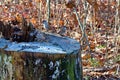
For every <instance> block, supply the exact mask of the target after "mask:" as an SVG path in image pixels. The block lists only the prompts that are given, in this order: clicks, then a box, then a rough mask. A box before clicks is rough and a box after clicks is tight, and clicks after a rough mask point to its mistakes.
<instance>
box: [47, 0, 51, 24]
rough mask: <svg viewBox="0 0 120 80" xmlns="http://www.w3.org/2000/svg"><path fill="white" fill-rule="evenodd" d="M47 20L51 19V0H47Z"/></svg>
mask: <svg viewBox="0 0 120 80" xmlns="http://www.w3.org/2000/svg"><path fill="white" fill-rule="evenodd" d="M47 21H48V23H49V21H50V0H47Z"/></svg>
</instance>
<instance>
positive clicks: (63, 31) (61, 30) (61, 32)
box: [58, 26, 67, 36]
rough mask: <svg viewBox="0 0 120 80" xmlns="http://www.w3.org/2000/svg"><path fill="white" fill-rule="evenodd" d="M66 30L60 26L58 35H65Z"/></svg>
mask: <svg viewBox="0 0 120 80" xmlns="http://www.w3.org/2000/svg"><path fill="white" fill-rule="evenodd" d="M66 30H67V28H66V26H62V27H61V28H60V31H59V32H58V34H60V35H61V36H63V35H64V34H65V33H66Z"/></svg>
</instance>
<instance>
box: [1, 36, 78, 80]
mask: <svg viewBox="0 0 120 80" xmlns="http://www.w3.org/2000/svg"><path fill="white" fill-rule="evenodd" d="M45 36H46V41H42V42H20V43H17V42H11V41H9V40H5V39H3V38H1V39H0V80H79V79H80V72H79V71H80V68H79V62H78V60H79V59H78V58H79V57H78V55H77V54H78V53H79V49H80V44H79V43H78V42H77V41H76V40H74V39H71V38H68V37H60V36H55V35H52V34H45Z"/></svg>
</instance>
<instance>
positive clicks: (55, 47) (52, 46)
mask: <svg viewBox="0 0 120 80" xmlns="http://www.w3.org/2000/svg"><path fill="white" fill-rule="evenodd" d="M42 33H43V32H42ZM43 34H44V35H45V37H46V40H45V41H39V42H37V41H34V42H20V43H17V42H11V41H9V40H6V39H4V38H0V48H1V49H4V50H6V51H18V52H37V53H38V52H40V53H49V54H70V53H73V54H76V53H78V51H79V49H80V44H79V42H77V41H76V40H74V39H72V38H68V37H61V36H57V35H54V34H48V33H43Z"/></svg>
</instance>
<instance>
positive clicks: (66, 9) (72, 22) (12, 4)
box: [0, 0, 120, 74]
mask: <svg viewBox="0 0 120 80" xmlns="http://www.w3.org/2000/svg"><path fill="white" fill-rule="evenodd" d="M22 17H24V18H25V19H26V21H27V22H31V23H32V24H33V26H34V27H35V28H36V29H39V30H41V31H45V29H44V27H43V25H42V22H43V20H46V21H47V22H48V24H49V26H50V29H49V30H47V31H48V32H53V33H58V34H60V33H61V32H60V29H62V28H61V27H63V26H66V31H64V32H65V34H64V35H62V36H68V37H71V38H74V39H76V40H78V41H79V42H80V43H81V46H82V58H83V66H84V67H85V68H88V67H106V66H107V67H109V66H110V65H113V64H114V65H115V66H113V67H112V68H110V69H108V71H110V70H113V71H112V72H113V73H114V72H115V73H116V74H118V73H119V66H118V64H120V57H119V56H120V54H119V53H120V0H0V20H1V21H4V23H6V22H9V21H12V20H17V22H19V23H20V24H19V25H21V23H22ZM89 53H91V54H89ZM91 55H92V58H93V59H91ZM115 57H118V58H117V60H116V59H115ZM112 72H111V74H113V73H112ZM84 74H87V72H86V73H85V72H84ZM91 74H94V73H91ZM95 74H97V73H95Z"/></svg>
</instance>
